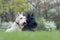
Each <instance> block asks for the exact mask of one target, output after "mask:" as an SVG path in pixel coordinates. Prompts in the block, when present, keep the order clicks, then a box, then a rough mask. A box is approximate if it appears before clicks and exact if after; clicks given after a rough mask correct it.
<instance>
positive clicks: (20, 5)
mask: <svg viewBox="0 0 60 40" xmlns="http://www.w3.org/2000/svg"><path fill="white" fill-rule="evenodd" d="M8 1H9V0H8ZM25 3H26V0H10V1H9V3H4V2H3V0H0V14H1V13H4V11H5V10H7V9H9V8H12V9H14V10H16V11H23V10H24V9H25V8H26V7H27V5H26V4H25Z"/></svg>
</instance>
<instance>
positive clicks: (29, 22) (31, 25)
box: [23, 14, 37, 31]
mask: <svg viewBox="0 0 60 40" xmlns="http://www.w3.org/2000/svg"><path fill="white" fill-rule="evenodd" d="M26 21H27V25H25V26H24V28H23V30H29V31H34V28H36V27H37V22H36V21H35V18H34V17H33V14H28V15H27V20H26Z"/></svg>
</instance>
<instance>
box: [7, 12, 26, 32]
mask: <svg viewBox="0 0 60 40" xmlns="http://www.w3.org/2000/svg"><path fill="white" fill-rule="evenodd" d="M24 24H26V16H24V14H23V12H22V13H21V14H20V13H19V12H18V14H17V17H16V20H15V21H14V23H13V24H12V26H11V28H9V29H7V30H6V32H12V31H21V30H22V29H23V27H24Z"/></svg>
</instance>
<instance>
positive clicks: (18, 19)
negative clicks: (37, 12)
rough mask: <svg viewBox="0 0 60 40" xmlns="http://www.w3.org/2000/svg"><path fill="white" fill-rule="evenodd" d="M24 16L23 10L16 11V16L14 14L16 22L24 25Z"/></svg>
mask: <svg viewBox="0 0 60 40" xmlns="http://www.w3.org/2000/svg"><path fill="white" fill-rule="evenodd" d="M26 19H27V18H26V16H25V15H24V12H21V13H19V12H18V13H17V16H16V20H15V21H16V22H17V23H19V25H23V26H24V25H25V24H26Z"/></svg>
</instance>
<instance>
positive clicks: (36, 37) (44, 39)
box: [0, 31, 60, 40]
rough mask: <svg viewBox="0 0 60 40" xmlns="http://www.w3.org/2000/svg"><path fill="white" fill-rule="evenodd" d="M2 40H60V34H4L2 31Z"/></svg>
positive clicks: (0, 34)
mask: <svg viewBox="0 0 60 40" xmlns="http://www.w3.org/2000/svg"><path fill="white" fill-rule="evenodd" d="M0 40H60V32H58V31H54V32H47V31H40V32H30V31H29V32H28V31H22V32H9V33H8V32H4V31H0Z"/></svg>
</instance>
